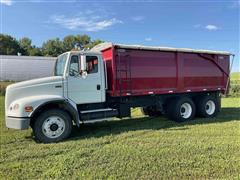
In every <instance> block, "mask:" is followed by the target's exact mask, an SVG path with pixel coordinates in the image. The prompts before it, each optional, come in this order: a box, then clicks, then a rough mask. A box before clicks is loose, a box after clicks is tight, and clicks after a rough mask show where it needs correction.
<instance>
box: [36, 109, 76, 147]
mask: <svg viewBox="0 0 240 180" xmlns="http://www.w3.org/2000/svg"><path fill="white" fill-rule="evenodd" d="M71 131H72V120H71V118H70V116H69V115H68V113H66V112H65V111H62V110H59V109H51V110H48V111H45V112H43V113H42V114H40V115H39V116H38V117H37V119H36V121H35V122H34V124H33V134H34V136H35V138H36V140H38V141H40V142H43V143H53V142H59V141H62V140H63V139H65V138H67V137H68V136H69V135H70V133H71Z"/></svg>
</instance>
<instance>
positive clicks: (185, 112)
mask: <svg viewBox="0 0 240 180" xmlns="http://www.w3.org/2000/svg"><path fill="white" fill-rule="evenodd" d="M180 113H181V116H182V117H183V118H184V119H187V118H189V117H190V116H191V114H192V106H191V105H190V104H189V103H184V104H182V105H181V108H180Z"/></svg>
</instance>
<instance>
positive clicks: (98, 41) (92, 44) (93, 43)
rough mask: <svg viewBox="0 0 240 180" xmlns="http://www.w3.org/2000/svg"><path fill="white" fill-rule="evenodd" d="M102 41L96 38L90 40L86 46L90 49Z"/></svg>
mask: <svg viewBox="0 0 240 180" xmlns="http://www.w3.org/2000/svg"><path fill="white" fill-rule="evenodd" d="M103 42H104V41H102V40H100V39H96V40H94V41H92V42H91V43H90V44H88V45H87V46H86V47H87V48H89V49H91V48H93V47H94V46H96V45H98V44H100V43H103Z"/></svg>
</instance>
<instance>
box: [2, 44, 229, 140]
mask: <svg viewBox="0 0 240 180" xmlns="http://www.w3.org/2000/svg"><path fill="white" fill-rule="evenodd" d="M231 55H232V54H231V53H230V52H225V51H211V50H195V49H186V48H169V47H155V46H141V45H124V44H114V43H110V42H107V43H101V44H99V45H97V46H95V47H94V48H92V49H91V50H72V51H70V52H66V53H63V54H61V55H59V56H58V57H57V60H56V64H55V68H54V74H53V76H51V77H46V78H40V79H33V80H29V81H23V82H19V83H15V84H12V85H9V86H8V87H7V88H6V95H5V119H6V127H8V128H13V129H20V130H23V129H28V128H29V127H31V128H32V130H33V135H34V136H35V139H36V140H37V141H40V142H43V143H52V142H59V141H62V140H63V139H66V138H67V137H68V136H69V135H70V134H71V130H72V127H73V125H75V126H77V127H80V126H81V125H82V124H84V123H89V122H96V121H101V120H105V119H106V118H112V117H117V118H124V117H131V108H135V107H138V108H141V109H142V112H143V113H144V115H146V116H160V115H165V116H167V117H168V118H169V119H171V120H174V121H176V122H179V123H181V122H185V121H189V120H192V119H194V117H195V116H199V117H203V118H204V117H205V118H211V117H215V116H216V115H217V114H218V112H219V111H220V108H221V95H222V94H226V93H227V91H228V85H229V73H230V59H231Z"/></svg>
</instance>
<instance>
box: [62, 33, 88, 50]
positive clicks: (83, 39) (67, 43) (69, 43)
mask: <svg viewBox="0 0 240 180" xmlns="http://www.w3.org/2000/svg"><path fill="white" fill-rule="evenodd" d="M89 44H91V38H90V37H89V36H88V35H80V34H78V35H76V36H74V35H68V36H65V37H64V39H63V46H64V50H65V51H70V50H71V49H73V48H75V45H78V46H81V47H87V46H88V45H89Z"/></svg>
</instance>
